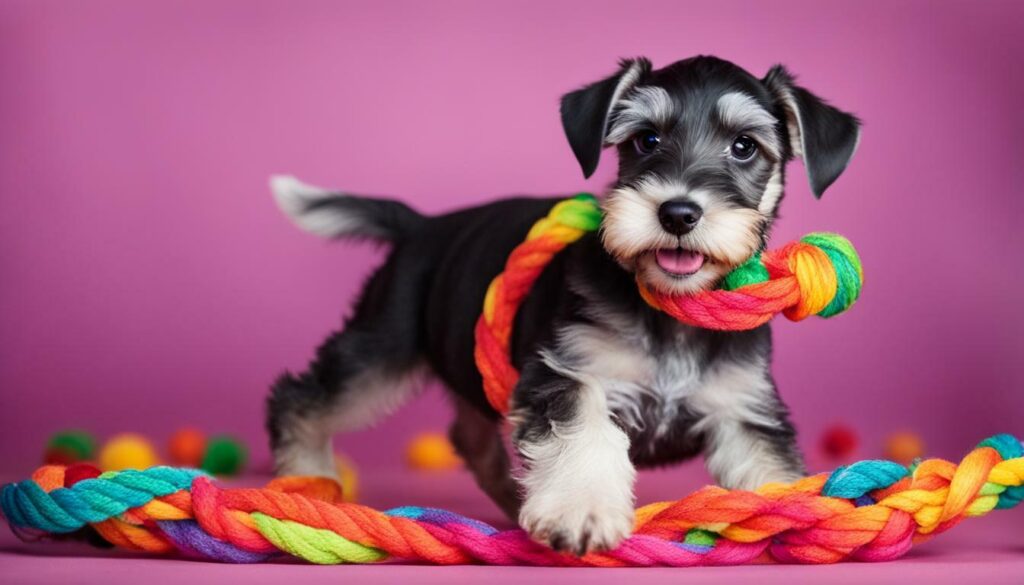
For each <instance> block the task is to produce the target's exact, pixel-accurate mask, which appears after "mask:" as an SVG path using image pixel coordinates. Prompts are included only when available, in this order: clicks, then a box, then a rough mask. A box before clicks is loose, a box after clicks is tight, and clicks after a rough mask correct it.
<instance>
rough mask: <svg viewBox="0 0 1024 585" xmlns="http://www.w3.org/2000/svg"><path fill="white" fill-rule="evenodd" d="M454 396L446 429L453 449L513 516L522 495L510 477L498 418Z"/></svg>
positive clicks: (514, 516)
mask: <svg viewBox="0 0 1024 585" xmlns="http://www.w3.org/2000/svg"><path fill="white" fill-rule="evenodd" d="M455 400H456V403H455V422H453V423H452V426H451V429H450V430H449V431H448V436H449V437H450V438H451V441H452V444H453V445H454V446H455V451H456V452H458V454H459V455H460V456H461V457H462V458H463V459H464V460H465V462H466V466H467V467H468V468H469V470H470V471H471V472H473V477H474V478H475V479H476V483H477V485H478V486H480V489H482V490H483V491H484V492H485V493H486V494H487V495H488V496H490V498H491V500H493V501H494V503H495V504H497V505H498V507H499V508H501V511H502V512H504V513H505V515H506V516H508V518H509V520H512V521H515V520H517V519H518V517H519V506H520V504H521V500H522V498H521V496H520V494H519V486H518V484H517V483H516V481H515V478H513V477H512V466H511V463H510V461H509V455H508V451H507V450H506V449H505V443H504V441H503V440H502V437H501V428H500V427H501V422H500V421H499V420H495V419H492V418H488V417H487V416H485V415H484V414H483V413H481V412H480V411H479V410H477V409H476V407H474V406H472V405H470V404H469V403H468V402H466V401H465V400H463V399H461V398H458V397H456V399H455Z"/></svg>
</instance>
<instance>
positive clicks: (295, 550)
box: [0, 435, 1024, 567]
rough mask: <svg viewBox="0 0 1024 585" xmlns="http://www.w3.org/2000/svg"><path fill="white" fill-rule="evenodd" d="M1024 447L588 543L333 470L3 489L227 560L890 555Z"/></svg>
mask: <svg viewBox="0 0 1024 585" xmlns="http://www.w3.org/2000/svg"><path fill="white" fill-rule="evenodd" d="M1022 455H1024V449H1022V446H1021V443H1020V442H1019V441H1018V440H1017V439H1016V438H1014V437H1013V436H1011V435H996V436H994V437H991V438H989V439H986V440H985V441H982V442H981V444H979V445H978V446H977V447H976V448H975V449H974V450H973V451H971V452H970V453H969V454H968V455H967V456H966V457H964V458H963V459H962V460H961V461H960V463H959V464H955V463H951V462H949V461H944V460H941V459H929V460H927V461H924V462H921V463H918V464H917V465H914V466H911V467H909V468H908V467H904V466H902V465H899V464H897V463H894V462H891V461H860V462H858V463H854V464H851V465H849V466H846V467H840V468H839V469H837V470H835V471H834V472H832V473H830V474H828V473H827V474H820V475H816V476H812V477H808V478H805V479H801V480H799V481H796V482H794V483H792V484H767V485H764V486H762V487H761V488H759V489H757V490H755V491H752V492H751V491H739V490H736V491H730V490H726V489H723V488H720V487H713V486H709V487H705V488H702V489H700V490H697V491H696V492H694V493H692V494H690V495H689V496H686V497H685V498H683V499H681V500H678V501H675V502H661V503H657V504H650V505H648V506H644V507H642V508H640V509H638V510H637V511H636V520H635V528H634V532H633V535H632V536H631V537H629V538H628V539H626V540H625V541H624V542H622V543H621V544H620V545H619V547H618V548H616V549H615V550H613V551H609V552H606V553H590V554H587V555H586V556H583V557H575V556H571V555H568V554H563V553H558V552H555V551H553V550H551V549H549V548H547V547H545V546H543V545H540V544H537V543H536V542H533V541H532V540H530V538H529V537H528V536H527V535H526V533H524V532H523V531H522V530H504V531H501V530H498V529H496V528H494V527H492V526H489V525H487V524H484V523H483V522H479V521H476V520H472V519H470V518H466V517H464V516H460V515H458V514H455V513H453V512H447V511H444V510H437V509H431V508H420V507H402V508H393V509H391V510H387V511H383V512H381V511H377V510H374V509H372V508H368V507H365V506H360V505H358V504H351V503H344V502H341V501H340V488H338V487H337V484H335V483H334V482H333V481H331V480H329V479H325V478H305V477H291V478H287V477H286V478H279V479H276V480H274V481H272V482H271V483H270V484H269V485H268V486H267V487H265V488H237V489H225V488H222V487H220V486H218V485H216V484H215V483H213V482H212V481H211V480H210V478H209V477H208V476H206V475H205V474H203V473H202V472H200V471H197V470H191V469H182V468H173V467H152V468H150V469H147V470H145V471H120V472H107V473H104V474H102V475H99V470H97V469H96V468H94V467H91V466H89V465H87V464H78V465H74V466H71V467H63V466H56V465H51V466H44V467H41V468H39V469H38V470H37V471H36V472H35V474H33V476H32V479H29V480H25V481H22V482H19V483H12V484H8V485H6V486H4V487H3V490H2V492H0V504H2V509H3V514H4V516H5V517H6V518H7V521H8V522H9V523H10V525H11V528H12V529H13V530H14V532H15V533H16V534H17V535H18V536H19V537H21V538H22V539H25V540H33V539H39V538H41V537H43V536H46V535H51V536H53V535H61V534H70V533H75V532H78V531H81V530H82V529H84V528H85V527H87V526H89V527H92V529H93V530H94V531H95V532H96V533H98V534H99V535H100V536H101V537H102V538H103V539H104V540H106V541H107V542H110V543H112V544H114V545H116V546H119V547H122V548H127V549H133V550H141V551H148V552H154V553H168V552H173V551H181V552H183V553H185V554H186V555H188V556H193V557H199V558H205V559H210V560H215V561H222V562H231V563H256V562H263V561H270V560H274V559H277V558H282V557H284V556H286V555H290V556H293V557H298V558H300V559H303V560H305V561H308V562H311V563H320V564H337V563H375V562H379V561H385V560H390V559H394V560H401V561H407V562H408V561H415V562H422V563H433V564H466V563H484V564H490V565H536V566H573V567H576V566H600V567H621V566H675V567H690V566H707V565H741V564H746V563H753V562H770V561H776V562H782V563H815V564H820V563H834V562H838V561H842V560H858V561H887V560H892V559H896V558H898V557H900V556H903V555H904V554H905V553H906V552H907V551H908V550H910V548H911V546H912V545H913V544H914V543H919V542H923V541H925V540H927V539H929V538H931V537H932V536H935V535H937V534H940V533H942V532H944V531H946V530H948V529H950V528H952V527H953V526H956V525H957V524H958V523H959V522H960V521H961V520H963V519H964V518H968V517H973V516H984V515H985V514H987V513H988V512H990V511H992V510H994V509H1007V508H1012V507H1014V506H1016V505H1017V504H1019V503H1020V501H1021V500H1022V499H1024V485H1022V483H1024V457H1022Z"/></svg>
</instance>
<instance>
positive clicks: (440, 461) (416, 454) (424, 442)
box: [405, 433, 462, 471]
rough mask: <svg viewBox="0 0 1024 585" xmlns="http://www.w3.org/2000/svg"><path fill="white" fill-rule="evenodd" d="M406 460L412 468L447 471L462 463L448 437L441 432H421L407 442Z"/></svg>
mask: <svg viewBox="0 0 1024 585" xmlns="http://www.w3.org/2000/svg"><path fill="white" fill-rule="evenodd" d="M405 458H406V461H407V462H408V463H409V465H410V466H411V467H412V468H413V469H419V470H422V471H448V470H450V469H456V468H458V467H459V466H460V465H462V459H460V458H459V456H458V455H456V454H455V447H453V446H452V444H451V441H449V440H448V437H446V436H444V435H443V434H442V433H423V434H421V435H418V436H417V437H416V438H414V439H413V440H412V442H411V443H409V448H408V449H407V450H406V452H405Z"/></svg>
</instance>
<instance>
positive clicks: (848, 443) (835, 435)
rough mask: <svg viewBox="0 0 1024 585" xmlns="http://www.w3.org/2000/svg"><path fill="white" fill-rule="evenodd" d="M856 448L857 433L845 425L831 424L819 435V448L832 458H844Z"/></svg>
mask: <svg viewBox="0 0 1024 585" xmlns="http://www.w3.org/2000/svg"><path fill="white" fill-rule="evenodd" d="M856 449H857V433H856V432H855V431H854V430H853V429H851V428H850V427H848V426H846V425H833V426H831V427H829V428H828V429H826V430H825V433H824V434H823V435H822V436H821V450H822V451H824V452H825V454H826V455H828V456H829V457H831V458H833V459H845V458H847V457H849V456H850V455H852V454H853V452H854V450H856Z"/></svg>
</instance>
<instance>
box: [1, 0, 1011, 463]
mask: <svg viewBox="0 0 1024 585" xmlns="http://www.w3.org/2000/svg"><path fill="white" fill-rule="evenodd" d="M1022 6H1024V5H1022V4H1020V3H1013V2H1006V3H994V2H973V3H971V2H892V1H886V2H879V3H874V4H872V3H827V2H818V1H815V2H800V3H794V2H783V3H779V2H773V3H770V4H769V3H765V4H763V5H762V4H755V3H750V2H723V1H721V0H718V1H714V2H701V3H696V2H690V3H683V2H678V1H668V2H632V3H624V2H597V1H594V0H590V1H586V2H574V3H564V4H562V3H551V2H544V3H536V4H534V5H530V6H515V7H512V6H494V5H485V4H484V3H448V2H445V3H434V2H422V1H418V2H409V3H401V4H393V3H383V2H366V3H354V2H353V3H339V2H248V1H244V2H243V1H239V2H223V1H221V2H206V1H188V2H164V3H160V4H157V3H151V2H145V3H140V2H135V1H130V0H129V1H93V2H40V1H32V2H20V1H18V2H11V1H9V0H8V1H5V2H3V3H2V4H0V88H2V90H0V128H2V131H0V270H2V272H0V281H2V285H0V433H2V440H0V462H2V464H3V466H4V467H5V468H8V469H12V468H14V469H17V470H21V471H22V472H23V471H27V469H28V468H29V467H30V466H32V465H34V464H35V463H36V462H37V461H38V457H39V454H40V451H41V448H42V445H43V443H44V441H45V439H46V437H47V435H48V434H50V433H51V432H52V431H54V430H58V429H62V428H67V427H83V428H87V429H91V430H93V431H95V432H97V433H100V434H101V435H108V434H110V433H113V432H116V431H130V430H131V431H141V432H145V433H148V434H149V435H150V436H152V437H154V438H156V439H161V440H162V439H163V438H165V437H166V436H167V435H168V434H169V433H170V432H171V431H172V430H173V429H174V428H176V427H178V426H181V425H183V424H195V425H200V426H202V427H205V428H206V429H208V430H210V431H222V432H230V433H235V434H238V435H240V436H242V437H244V438H245V439H247V440H248V441H249V442H250V444H251V445H252V446H253V448H254V450H255V451H256V453H257V455H258V456H259V457H260V458H265V457H266V448H265V439H264V435H263V430H262V402H263V397H264V395H265V393H266V389H267V386H268V383H269V382H270V380H271V379H272V378H273V377H274V376H275V374H276V373H277V372H279V371H280V370H281V369H282V368H286V367H287V368H301V367H302V366H303V365H304V363H305V361H306V360H307V359H308V357H309V356H310V355H311V352H312V349H313V347H314V346H315V345H316V344H317V343H318V342H319V341H320V340H321V339H322V338H323V336H324V335H325V334H326V333H327V332H328V331H329V330H331V329H332V328H333V327H335V326H336V325H337V324H338V322H339V318H340V315H341V313H342V312H343V311H344V310H346V307H347V302H348V301H349V299H351V297H352V296H353V294H354V292H355V291H356V289H357V288H358V286H359V284H360V282H361V281H362V279H363V278H364V277H365V276H366V275H367V273H368V271H369V270H370V269H371V267H372V266H374V265H375V264H376V263H377V262H378V261H379V259H380V255H379V253H378V252H375V251H373V250H371V249H369V248H367V247H364V246H358V245H349V244H327V243H324V242H322V241H320V240H317V239H315V238H313V237H312V236H309V235H306V234H303V233H300V232H299V231H297V230H296V229H295V228H293V227H292V226H291V225H290V224H289V223H288V222H287V221H286V220H285V219H284V218H283V217H282V216H281V214H280V213H279V212H278V210H277V209H276V207H275V206H274V204H273V202H272V200H271V198H270V196H269V195H268V192H267V188H266V179H267V176H268V175H269V174H270V173H274V172H289V173H294V174H296V175H298V176H299V177H302V178H303V179H306V180H308V181H311V182H316V183H321V184H326V185H333V186H339V187H344V188H346V189H349V190H353V191H355V192H368V193H387V194H394V195H396V196H399V197H401V198H402V199H404V200H405V201H408V202H409V203H411V204H413V205H414V206H416V207H418V208H420V209H422V210H424V211H442V210H449V209H452V208H455V207H458V206H461V205H469V204H473V203H478V202H483V201H486V200H488V199H490V198H492V197H497V196H500V195H503V194H511V193H536V194H550V193H559V192H571V191H574V190H580V189H590V190H600V189H602V186H603V185H605V184H607V182H608V181H609V179H610V178H611V177H612V175H613V173H614V167H615V165H614V161H613V160H612V157H608V158H606V160H605V161H604V163H603V165H602V167H601V169H600V171H599V173H598V175H597V176H596V177H595V178H594V179H592V180H590V181H584V180H583V179H582V178H581V175H580V172H579V169H578V168H577V166H576V163H575V161H574V159H573V157H572V155H571V153H570V151H569V149H568V147H567V145H566V143H565V140H564V138H563V137H562V134H561V128H560V126H559V122H558V115H557V108H556V104H557V99H558V97H559V95H560V94H561V93H562V92H564V91H566V90H569V89H572V88H575V87H576V86H578V85H580V84H582V83H584V82H588V81H591V80H593V79H595V78H597V77H598V76H601V75H604V74H607V73H609V72H610V71H611V70H612V69H613V67H614V61H615V59H617V58H618V57H622V56H630V55H638V54H642V55H647V56H649V57H651V58H652V59H653V61H654V62H655V64H656V65H664V64H667V63H669V62H671V61H673V60H675V59H678V58H682V57H686V56H689V55H692V54H695V53H712V54H716V55H719V56H722V57H725V58H728V59H732V60H734V61H736V62H737V63H739V64H741V65H743V66H745V67H747V68H748V69H750V70H751V71H752V72H754V73H755V74H761V73H763V72H764V71H766V70H767V68H768V67H769V66H770V65H771V64H772V63H775V62H783V63H786V64H787V65H789V66H790V67H791V68H792V69H793V70H794V71H795V72H797V73H798V74H799V75H800V79H801V81H802V82H803V83H805V84H806V85H807V86H808V87H810V88H812V89H813V90H815V91H817V92H819V93H820V94H821V95H823V96H825V97H827V98H828V99H830V100H832V101H833V102H834V103H836V104H838V105H840V106H841V107H844V108H847V109H850V110H852V111H855V112H856V113H857V114H859V115H860V116H861V117H862V118H863V119H864V120H865V130H864V136H863V141H862V142H861V145H860V150H859V152H858V154H857V156H856V158H855V159H854V161H853V164H852V165H851V167H850V169H849V171H848V172H847V173H846V175H844V176H843V177H842V178H841V179H840V180H839V182H838V183H837V184H836V185H835V186H834V187H833V188H832V189H831V190H830V191H829V192H828V193H827V194H826V196H825V198H824V199H823V200H822V201H820V202H816V201H814V200H813V198H812V197H811V195H810V193H809V190H808V187H807V185H806V183H805V182H804V180H803V174H802V173H803V171H802V169H801V168H800V167H799V164H798V163H794V164H793V165H792V167H791V173H790V177H791V179H790V186H789V197H788V200H787V201H786V203H785V204H784V205H783V213H784V216H785V217H784V219H783V220H782V221H781V223H780V225H779V228H778V229H777V231H776V237H775V241H776V242H782V241H785V240H788V239H791V238H793V237H796V236H798V235H800V234H801V233H803V232H807V231H812V230H835V231H840V232H842V233H844V234H846V235H848V236H849V237H850V239H851V240H853V241H854V242H855V243H856V244H857V246H858V248H859V249H860V251H861V254H862V256H863V260H864V265H865V266H866V271H867V284H866V289H865V293H864V296H863V298H862V300H861V302H860V304H859V305H858V306H857V307H856V308H855V310H853V311H852V312H851V313H850V314H848V315H846V316H843V317H841V318H838V319H836V320H834V321H821V320H816V321H811V322H807V323H803V324H800V325H792V324H789V323H782V322H780V323H778V324H777V327H776V337H777V357H776V362H775V372H776V374H777V377H778V381H779V383H780V385H781V388H782V392H783V395H784V397H785V398H786V400H787V401H788V402H789V404H790V405H791V406H792V409H793V412H794V417H795V420H796V422H797V424H798V426H799V428H800V430H801V431H802V432H803V442H804V444H805V445H807V446H813V445H814V443H815V442H816V439H817V437H818V436H819V434H820V432H821V430H822V429H823V428H824V427H825V426H826V425H828V424H831V423H833V422H835V421H845V422H847V423H849V424H850V425H853V426H854V427H856V428H857V429H859V430H860V431H861V433H862V436H863V438H864V440H863V445H862V449H861V453H862V454H863V455H870V456H876V455H878V454H879V453H880V444H881V440H882V437H883V436H884V434H885V433H887V432H889V431H892V430H896V429H899V428H910V429H914V430H917V431H918V432H920V433H921V434H922V435H923V436H924V437H925V439H926V440H927V441H928V442H929V443H930V444H931V446H932V449H931V451H932V452H933V453H936V454H941V455H946V456H954V455H957V454H959V453H961V452H963V451H964V450H965V449H967V448H968V447H969V446H970V445H972V444H973V443H974V442H975V441H976V440H978V439H980V438H982V437H983V436H986V435H988V434H991V433H994V432H997V431H1009V432H1020V431H1024V428H1022V425H1021V419H1020V416H1021V413H1024V392H1022V383H1024V363H1022V359H1021V358H1022V349H1024V346H1022V342H1021V330H1022V326H1024V314H1022V309H1021V306H1022V304H1021V302H1020V301H1021V297H1020V292H1019V291H1020V290H1021V289H1022V287H1024V277H1022V272H1021V270H1020V267H1021V261H1020V253H1021V248H1022V244H1024V238H1022V236H1021V231H1020V227H1019V222H1020V220H1021V217H1022V215H1021V212H1022V211H1024V209H1022V201H1024V197H1022V193H1021V189H1020V185H1021V184H1022V180H1024V176H1022V174H1024V173H1022V170H1021V169H1022V166H1021V161H1022V160H1024V149H1022V147H1021V144H1022V139H1021V132H1022V131H1024V117H1022V115H1021V110H1020V105H1021V104H1022V103H1024V84H1022V81H1021V79H1022V78H1021V76H1020V71H1019V69H1020V62H1021V59H1022V55H1024V51H1022V41H1021V36H1020V31H1021V30H1024V18H1022V17H1024V10H1022V9H1021V7H1022ZM446 417H447V414H446V413H445V406H444V401H443V400H442V399H441V398H440V393H439V392H437V391H436V390H435V391H432V392H430V393H428V395H427V396H426V397H425V399H424V400H423V401H421V402H419V403H418V405H417V406H415V407H413V408H407V409H406V410H404V411H403V412H402V413H400V414H399V415H398V416H396V417H394V418H392V419H391V420H390V421H388V422H387V423H386V425H385V426H383V427H381V428H378V429H376V430H374V431H370V432H368V433H362V434H359V435H355V436H352V437H348V438H344V439H342V440H341V441H340V443H341V445H342V446H343V448H345V449H346V450H347V451H349V452H350V453H351V454H352V455H353V456H354V457H355V458H356V459H357V460H359V461H362V462H369V461H379V462H397V461H398V458H399V453H400V449H401V445H402V443H403V442H404V441H405V440H406V439H407V438H408V437H409V436H410V435H411V434H412V433H414V432H416V431H418V430H422V429H432V428H441V427H442V426H443V425H444V424H445V422H446Z"/></svg>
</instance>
